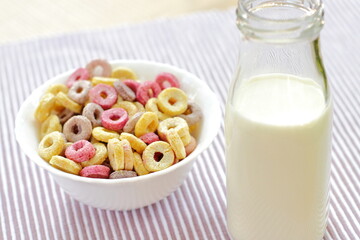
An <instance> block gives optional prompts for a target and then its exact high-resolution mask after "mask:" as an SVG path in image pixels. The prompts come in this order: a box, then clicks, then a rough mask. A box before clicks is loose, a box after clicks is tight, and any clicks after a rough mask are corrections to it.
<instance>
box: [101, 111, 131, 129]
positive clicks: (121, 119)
mask: <svg viewBox="0 0 360 240" xmlns="http://www.w3.org/2000/svg"><path fill="white" fill-rule="evenodd" d="M128 119H129V117H128V114H127V112H126V111H125V110H124V109H122V108H112V109H109V110H106V111H104V112H103V113H102V114H101V124H102V126H103V127H105V128H107V129H110V130H113V131H119V130H121V129H122V128H123V127H124V126H125V124H126V122H127V121H128Z"/></svg>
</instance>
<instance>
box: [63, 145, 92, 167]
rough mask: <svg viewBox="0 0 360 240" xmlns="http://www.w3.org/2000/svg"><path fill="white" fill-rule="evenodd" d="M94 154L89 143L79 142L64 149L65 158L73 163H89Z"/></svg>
mask: <svg viewBox="0 0 360 240" xmlns="http://www.w3.org/2000/svg"><path fill="white" fill-rule="evenodd" d="M95 152H96V150H95V148H94V146H93V145H92V144H91V143H90V142H89V141H86V140H79V141H77V142H74V143H73V144H71V146H69V147H68V148H66V150H65V156H66V157H67V158H68V159H71V160H73V161H74V162H78V163H81V162H85V161H89V160H90V159H91V158H92V157H94V156H95Z"/></svg>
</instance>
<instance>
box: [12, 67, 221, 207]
mask: <svg viewBox="0 0 360 240" xmlns="http://www.w3.org/2000/svg"><path fill="white" fill-rule="evenodd" d="M111 64H112V66H113V67H117V66H124V67H129V68H131V69H133V70H134V71H135V72H136V73H137V75H138V77H139V79H141V80H153V79H154V78H155V76H156V75H157V74H158V73H160V72H170V73H173V74H175V75H176V76H177V77H178V79H179V81H180V84H181V88H182V89H183V90H184V91H185V92H186V93H187V94H188V96H189V99H190V100H193V101H195V102H196V103H197V104H198V105H199V106H200V107H201V109H202V111H203V120H202V123H201V127H200V129H199V133H198V136H197V141H198V146H197V147H196V149H195V151H194V152H193V153H191V154H190V155H189V156H188V157H187V158H185V159H184V160H182V161H180V162H179V163H177V164H175V165H173V166H171V167H169V168H167V169H165V170H162V171H159V172H155V173H151V174H148V175H144V176H138V177H134V178H125V179H113V180H109V179H95V178H85V177H80V176H76V175H72V174H68V173H65V172H63V171H60V170H58V169H55V168H54V167H52V166H50V165H49V164H48V163H47V162H46V161H44V160H43V159H41V158H40V157H39V155H38V153H37V147H38V144H39V139H38V134H37V133H38V131H39V124H38V123H37V122H36V121H35V119H34V117H33V115H34V111H35V108H36V106H37V105H38V103H39V99H40V97H41V96H42V95H43V93H44V92H45V90H46V89H47V87H48V86H49V85H51V84H54V83H64V82H65V80H66V79H67V77H68V76H69V75H70V74H71V73H72V72H73V70H72V71H69V72H66V73H63V74H61V75H58V76H56V77H54V78H52V79H51V80H49V81H47V82H45V83H44V84H43V85H42V86H40V87H39V88H37V89H36V90H35V91H34V92H33V93H32V94H31V95H30V97H28V98H27V99H26V100H25V102H24V103H23V104H22V106H21V108H20V110H19V112H18V114H17V117H16V124H15V125H16V127H15V134H16V139H17V141H18V142H19V145H20V147H21V148H22V150H23V151H24V152H25V154H26V155H27V156H28V157H29V158H30V159H31V160H32V161H33V162H35V163H36V164H37V165H39V166H40V167H42V168H43V169H45V170H46V171H47V172H49V173H50V175H51V176H52V177H53V178H54V179H55V181H56V182H57V183H58V184H59V185H60V187H62V188H63V189H64V191H65V192H67V193H68V194H69V195H70V196H72V197H73V198H75V199H77V200H79V201H80V202H83V203H85V204H88V205H90V206H93V207H98V208H103V209H112V210H128V209H134V208H140V207H143V206H146V205H149V204H152V203H154V202H156V201H159V200H161V199H162V198H164V197H166V196H168V195H169V194H170V193H171V192H173V191H174V190H176V188H177V187H179V186H180V185H181V184H182V182H183V181H184V180H185V178H186V176H187V174H188V173H189V171H190V170H191V168H192V166H193V164H194V161H195V159H196V157H197V156H198V155H199V154H200V153H201V152H202V151H204V150H205V149H206V148H207V147H208V146H209V145H210V143H211V142H212V141H213V139H214V138H215V136H216V135H217V133H218V130H219V127H220V120H221V111H220V106H219V101H218V99H217V97H216V95H215V94H214V93H213V92H212V91H211V90H210V88H209V87H208V86H207V85H206V83H205V82H204V81H201V80H200V79H199V78H197V77H196V76H195V75H193V74H191V73H189V72H187V71H184V70H181V69H179V68H177V67H174V66H170V65H167V64H162V63H156V62H150V61H140V60H118V61H112V62H111Z"/></svg>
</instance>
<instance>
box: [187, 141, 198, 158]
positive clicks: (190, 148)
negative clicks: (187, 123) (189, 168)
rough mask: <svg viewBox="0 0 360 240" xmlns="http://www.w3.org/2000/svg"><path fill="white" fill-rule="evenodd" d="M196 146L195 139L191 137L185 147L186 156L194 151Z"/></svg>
mask: <svg viewBox="0 0 360 240" xmlns="http://www.w3.org/2000/svg"><path fill="white" fill-rule="evenodd" d="M196 145H197V143H196V139H195V138H194V137H193V136H191V140H190V143H189V144H188V145H186V146H185V152H186V156H189V154H190V153H192V152H193V151H194V150H195V148H196Z"/></svg>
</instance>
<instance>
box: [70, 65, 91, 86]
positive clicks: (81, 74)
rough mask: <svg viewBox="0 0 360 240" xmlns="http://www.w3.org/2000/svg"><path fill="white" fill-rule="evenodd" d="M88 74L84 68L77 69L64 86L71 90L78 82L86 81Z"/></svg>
mask: <svg viewBox="0 0 360 240" xmlns="http://www.w3.org/2000/svg"><path fill="white" fill-rule="evenodd" d="M88 79H89V72H88V70H87V69H86V68H78V69H76V70H75V72H73V73H72V74H71V75H70V77H69V78H68V79H67V80H66V86H67V87H68V88H71V87H72V85H73V84H74V83H75V82H76V81H79V80H88Z"/></svg>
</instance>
